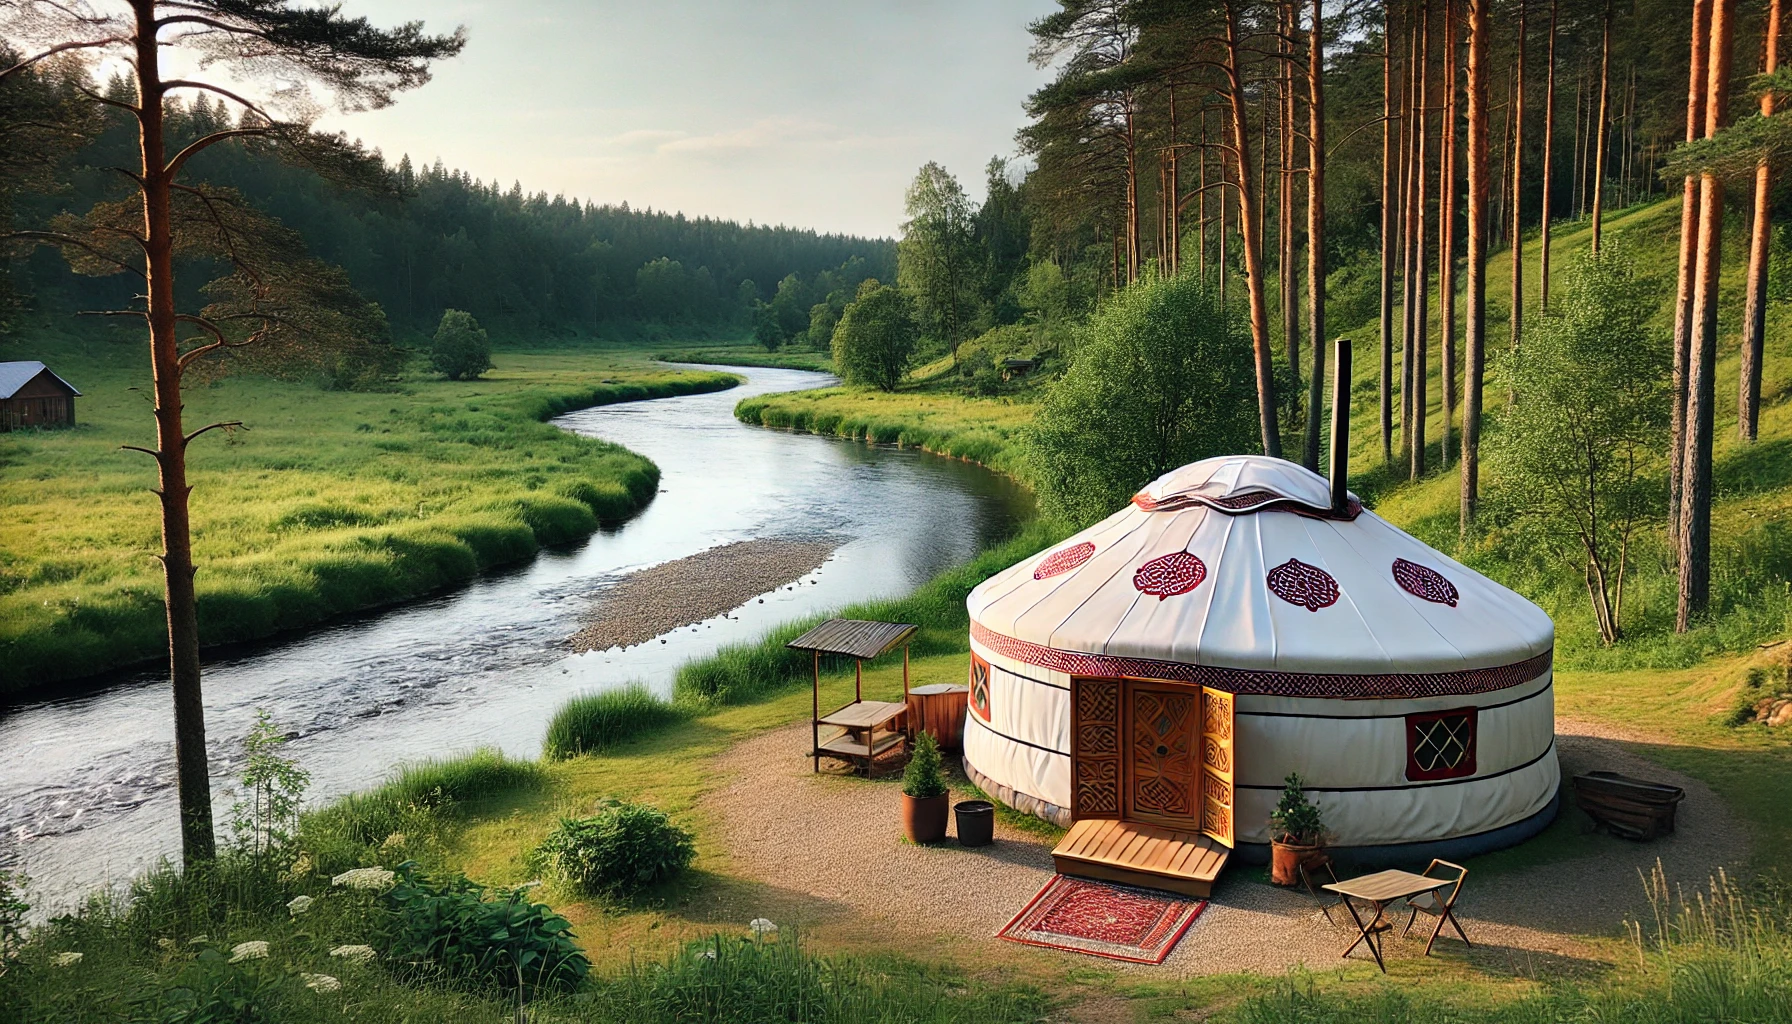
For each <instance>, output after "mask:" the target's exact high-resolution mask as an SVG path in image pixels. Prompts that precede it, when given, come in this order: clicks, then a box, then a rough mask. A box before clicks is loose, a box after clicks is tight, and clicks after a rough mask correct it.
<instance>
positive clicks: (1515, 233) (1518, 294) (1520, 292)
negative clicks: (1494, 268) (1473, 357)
mask: <svg viewBox="0 0 1792 1024" xmlns="http://www.w3.org/2000/svg"><path fill="white" fill-rule="evenodd" d="M1529 7H1530V5H1529V4H1528V3H1526V2H1525V0H1519V3H1518V62H1517V64H1516V66H1515V67H1514V68H1513V70H1512V75H1513V81H1512V113H1511V118H1512V166H1511V168H1510V171H1511V182H1510V185H1509V187H1510V190H1511V193H1510V194H1511V196H1512V206H1511V210H1510V213H1509V215H1508V223H1509V224H1510V225H1511V227H1510V237H1508V239H1507V243H1508V244H1509V245H1510V246H1511V247H1512V347H1513V348H1517V347H1518V339H1519V337H1520V335H1522V334H1523V333H1524V234H1523V230H1522V229H1523V227H1524V48H1525V16H1526V15H1527V14H1529V13H1530V11H1529Z"/></svg>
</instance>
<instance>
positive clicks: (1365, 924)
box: [1320, 868, 1456, 974]
mask: <svg viewBox="0 0 1792 1024" xmlns="http://www.w3.org/2000/svg"><path fill="white" fill-rule="evenodd" d="M1455 882H1456V879H1453V878H1426V877H1425V876H1424V875H1415V874H1413V873H1412V872H1411V871H1401V870H1399V869H1397V868H1389V869H1388V870H1386V871H1377V872H1375V873H1374V874H1372V875H1360V876H1358V877H1356V878H1346V879H1345V880H1344V881H1342V882H1327V883H1326V884H1324V885H1322V886H1320V888H1322V889H1328V890H1330V891H1332V892H1335V893H1337V894H1338V895H1340V896H1342V897H1344V906H1345V908H1346V909H1348V910H1349V911H1350V917H1351V920H1353V921H1355V922H1356V927H1357V933H1358V934H1357V937H1356V941H1355V942H1352V943H1351V944H1350V946H1349V948H1347V949H1345V950H1344V956H1346V957H1348V956H1349V955H1350V954H1351V952H1352V951H1353V950H1355V949H1356V947H1358V946H1360V945H1362V944H1364V943H1367V944H1368V946H1369V952H1370V953H1372V954H1374V956H1375V965H1376V966H1377V967H1380V968H1381V972H1382V973H1383V974H1386V973H1387V970H1388V965H1387V964H1385V963H1383V962H1382V959H1381V945H1380V940H1379V938H1378V936H1380V935H1383V934H1385V933H1387V932H1389V931H1391V930H1393V927H1394V925H1393V922H1391V921H1389V920H1388V919H1387V916H1386V914H1384V913H1383V911H1385V910H1386V909H1387V905H1388V904H1390V903H1396V902H1398V901H1400V900H1405V899H1411V898H1412V897H1414V896H1418V895H1420V894H1421V893H1427V892H1435V891H1437V890H1438V889H1442V888H1444V887H1445V886H1448V885H1452V884H1454V883H1455ZM1354 900H1362V901H1363V902H1364V903H1367V904H1369V906H1370V909H1372V910H1373V911H1374V913H1372V914H1370V915H1369V919H1368V921H1364V920H1363V915H1362V914H1359V913H1357V909H1356V903H1355V902H1353V901H1354ZM1445 913H1446V914H1448V911H1446V912H1445ZM1452 920H1454V918H1453V917H1452ZM1438 927H1440V928H1441V927H1443V922H1442V921H1439V922H1438Z"/></svg>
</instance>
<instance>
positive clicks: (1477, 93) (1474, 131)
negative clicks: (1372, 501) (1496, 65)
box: [1461, 0, 1493, 535]
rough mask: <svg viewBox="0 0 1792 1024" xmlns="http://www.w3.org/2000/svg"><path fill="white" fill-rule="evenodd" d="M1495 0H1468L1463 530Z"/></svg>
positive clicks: (1479, 333) (1473, 452) (1474, 430)
mask: <svg viewBox="0 0 1792 1024" xmlns="http://www.w3.org/2000/svg"><path fill="white" fill-rule="evenodd" d="M1492 4H1493V0H1468V254H1467V262H1468V289H1467V293H1466V295H1464V299H1465V305H1466V306H1467V307H1468V308H1467V313H1466V315H1467V317H1468V323H1467V325H1466V326H1467V330H1466V332H1465V341H1466V343H1467V348H1468V351H1467V352H1466V353H1464V355H1465V365H1464V366H1463V382H1462V391H1463V394H1462V511H1461V530H1462V532H1463V534H1464V535H1466V534H1467V533H1468V531H1469V529H1470V528H1471V527H1472V526H1473V525H1474V521H1475V511H1476V506H1477V505H1478V504H1479V502H1480V482H1481V481H1480V474H1481V392H1482V377H1483V376H1484V374H1485V372H1486V368H1487V199H1488V185H1489V184H1490V182H1489V181H1488V177H1487V143H1488V139H1487V71H1488V63H1489V61H1490V59H1491V57H1492V54H1491V53H1489V52H1488V51H1489V40H1488V26H1487V20H1488V14H1489V11H1488V8H1490V7H1491V6H1492Z"/></svg>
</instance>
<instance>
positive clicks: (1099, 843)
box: [1052, 818, 1232, 897]
mask: <svg viewBox="0 0 1792 1024" xmlns="http://www.w3.org/2000/svg"><path fill="white" fill-rule="evenodd" d="M1231 855H1232V851H1231V850H1229V849H1227V848H1226V847H1225V846H1222V845H1221V844H1219V843H1217V842H1214V841H1213V840H1212V839H1210V838H1208V837H1207V836H1204V835H1201V834H1200V833H1197V832H1178V831H1175V830H1174V829H1167V828H1160V827H1158V826H1156V825H1145V824H1141V823H1139V822H1136V821H1112V820H1105V819H1093V818H1088V819H1084V820H1082V821H1079V822H1077V823H1076V824H1074V825H1072V826H1071V827H1070V831H1069V832H1068V833H1066V834H1065V836H1064V838H1063V839H1062V840H1061V841H1060V842H1059V843H1058V845H1057V848H1055V849H1053V850H1052V863H1053V864H1054V865H1056V866H1057V869H1058V873H1059V874H1061V875H1075V876H1077V877H1079V878H1094V879H1098V880H1100V881H1103V882H1119V883H1121V884H1124V885H1138V886H1144V887H1146V888H1150V889H1167V890H1169V891H1171V892H1178V893H1182V894H1184V895H1186V896H1201V897H1206V896H1209V895H1212V893H1213V881H1214V879H1216V878H1218V877H1219V874H1220V869H1221V868H1223V867H1225V866H1226V858H1227V857H1229V856H1231Z"/></svg>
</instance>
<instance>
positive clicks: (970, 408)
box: [734, 388, 1033, 483]
mask: <svg viewBox="0 0 1792 1024" xmlns="http://www.w3.org/2000/svg"><path fill="white" fill-rule="evenodd" d="M734 415H735V418H737V419H739V420H740V421H741V422H743V423H751V424H754V425H756V426H762V427H771V428H773V429H776V430H793V431H797V432H799V433H809V434H821V435H824V436H829V437H843V438H847V439H848V440H853V441H864V442H866V443H868V444H897V445H902V446H903V447H905V448H919V449H921V450H922V451H926V452H932V453H933V454H935V455H944V456H947V457H949V458H954V459H964V460H965V461H967V462H974V463H976V464H978V465H980V466H984V467H986V468H988V469H993V470H995V471H996V472H998V473H1004V474H1006V475H1008V476H1011V477H1013V478H1014V479H1016V480H1019V481H1021V482H1022V483H1027V482H1028V476H1027V467H1026V464H1025V462H1024V460H1023V459H1022V457H1021V454H1020V448H1019V445H1018V443H1017V442H1018V438H1019V434H1020V431H1021V430H1022V429H1023V428H1024V427H1025V426H1026V424H1028V423H1030V422H1031V421H1032V418H1033V408H1032V406H1031V405H1029V404H1026V403H1019V402H1004V401H1001V400H992V399H971V398H965V397H962V396H959V395H955V394H951V393H948V392H927V391H912V392H908V391H903V392H896V393H894V394H883V393H880V392H873V391H862V390H856V389H850V388H824V389H821V390H817V391H799V392H792V393H788V394H777V395H759V396H755V397H753V398H744V399H742V400H741V401H740V402H739V404H737V405H736V406H735V407H734Z"/></svg>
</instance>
